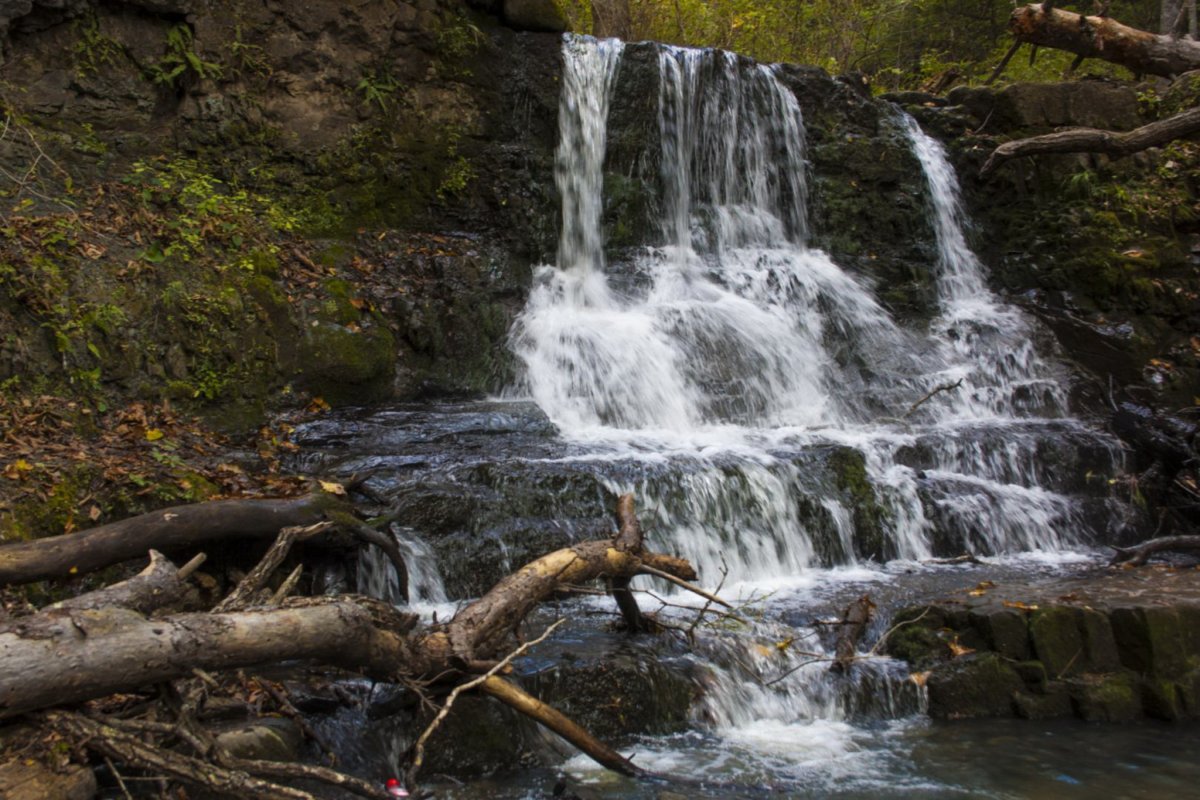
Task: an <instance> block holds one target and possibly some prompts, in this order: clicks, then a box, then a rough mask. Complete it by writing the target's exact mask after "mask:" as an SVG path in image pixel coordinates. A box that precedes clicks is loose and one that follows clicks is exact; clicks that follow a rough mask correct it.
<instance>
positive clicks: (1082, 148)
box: [979, 108, 1200, 178]
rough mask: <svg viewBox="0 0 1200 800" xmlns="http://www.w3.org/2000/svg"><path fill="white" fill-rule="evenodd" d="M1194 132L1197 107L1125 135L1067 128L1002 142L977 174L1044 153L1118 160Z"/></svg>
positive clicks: (1199, 127)
mask: <svg viewBox="0 0 1200 800" xmlns="http://www.w3.org/2000/svg"><path fill="white" fill-rule="evenodd" d="M1197 133H1200V108H1191V109H1188V110H1187V111H1184V112H1183V113H1182V114H1176V115H1175V116H1173V117H1170V118H1168V119H1163V120H1159V121H1158V122H1151V123H1150V124H1149V125H1143V126H1142V127H1140V128H1135V129H1133V130H1131V131H1128V132H1124V133H1120V132H1115V131H1102V130H1099V129H1097V128H1068V129H1067V130H1063V131H1055V132H1054V133H1047V134H1045V135H1044V136H1033V137H1030V138H1028V139H1016V140H1014V141H1011V142H1005V143H1004V144H1002V145H1000V146H999V147H997V148H996V149H995V150H993V151H992V154H991V155H990V156H988V160H987V161H986V162H984V165H983V169H981V170H980V171H979V175H980V177H982V178H986V177H987V176H988V175H991V174H992V173H993V172H995V171H996V168H997V167H999V166H1000V165H1001V164H1003V163H1004V162H1005V161H1008V160H1010V159H1013V158H1021V157H1025V156H1036V155H1044V154H1046V153H1104V154H1105V155H1109V156H1113V157H1114V158H1121V157H1123V156H1128V155H1131V154H1133V153H1137V152H1140V151H1142V150H1146V149H1147V148H1150V147H1159V146H1161V145H1164V144H1167V143H1168V142H1172V141H1174V140H1176V139H1181V138H1183V137H1185V136H1192V135H1194V134H1197Z"/></svg>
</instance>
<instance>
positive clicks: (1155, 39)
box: [1008, 3, 1200, 78]
mask: <svg viewBox="0 0 1200 800" xmlns="http://www.w3.org/2000/svg"><path fill="white" fill-rule="evenodd" d="M1008 29H1009V31H1010V32H1011V33H1012V35H1013V36H1014V37H1015V38H1016V40H1017V41H1018V42H1024V43H1028V44H1033V45H1037V46H1039V47H1053V48H1054V49H1056V50H1066V51H1068V52H1071V53H1075V54H1076V55H1078V56H1081V57H1084V58H1100V59H1103V60H1105V61H1111V62H1113V63H1114V64H1120V65H1121V66H1123V67H1128V68H1129V69H1131V70H1133V71H1134V72H1136V73H1140V74H1141V73H1144V74H1147V75H1161V76H1163V77H1168V78H1169V77H1173V76H1175V75H1179V74H1182V73H1184V72H1187V71H1189V70H1193V69H1200V42H1194V41H1192V40H1190V39H1177V38H1175V37H1173V36H1167V35H1163V34H1156V33H1148V32H1147V31H1142V30H1138V29H1137V28H1131V27H1129V26H1128V25H1122V24H1121V23H1119V22H1117V21H1116V20H1114V19H1110V18H1108V17H1102V16H1084V15H1082V14H1076V13H1073V12H1071V11H1064V10H1062V9H1061V8H1054V7H1053V4H1052V3H1032V4H1030V5H1027V6H1022V7H1020V8H1017V9H1015V10H1014V11H1013V12H1012V17H1011V18H1010V19H1009V22H1008Z"/></svg>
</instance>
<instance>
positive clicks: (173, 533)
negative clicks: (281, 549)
mask: <svg viewBox="0 0 1200 800" xmlns="http://www.w3.org/2000/svg"><path fill="white" fill-rule="evenodd" d="M340 505H341V503H340V501H338V500H337V499H336V498H335V497H334V496H333V495H329V494H311V495H307V496H305V497H297V498H291V499H287V500H274V499H270V500H267V499H243V500H214V501H212V502H208V503H197V504H194V505H187V506H174V507H172V508H165V509H162V510H161V511H152V512H150V513H149V514H142V515H140V516H136V517H130V518H129V519H124V520H121V521H119V522H113V523H109V524H108V525H101V526H99V527H96V528H89V529H87V530H84V531H78V532H76V533H67V534H63V535H61V536H50V537H47V538H45V539H35V540H33V541H29V542H16V543H13V544H6V545H3V546H0V586H3V585H6V584H7V585H10V586H12V585H17V584H23V583H33V582H35V581H41V580H46V579H48V578H59V577H65V576H67V575H81V574H84V573H88V572H94V571H96V570H98V569H103V568H105V567H108V566H112V565H113V564H119V563H121V562H122V561H128V560H130V559H133V558H140V557H141V556H143V555H145V554H146V552H147V551H149V550H159V551H171V550H177V549H183V548H194V547H197V546H199V545H203V544H206V543H208V542H213V541H218V540H222V539H231V538H262V539H267V538H271V539H273V538H274V537H275V536H276V535H278V534H279V531H280V530H281V529H283V528H287V527H294V526H304V525H313V524H315V523H317V522H320V521H321V520H323V519H324V518H325V514H326V512H327V511H329V510H330V509H331V508H336V507H339V506H340Z"/></svg>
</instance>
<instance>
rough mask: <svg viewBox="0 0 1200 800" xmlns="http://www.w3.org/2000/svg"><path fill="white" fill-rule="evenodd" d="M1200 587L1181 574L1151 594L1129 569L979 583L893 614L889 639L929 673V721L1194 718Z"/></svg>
mask: <svg viewBox="0 0 1200 800" xmlns="http://www.w3.org/2000/svg"><path fill="white" fill-rule="evenodd" d="M1198 589H1200V584H1198V583H1197V581H1196V579H1195V577H1194V576H1193V575H1190V574H1185V575H1182V576H1173V577H1172V579H1171V580H1170V581H1169V582H1168V583H1167V584H1166V585H1163V586H1159V587H1155V588H1154V589H1152V590H1150V591H1147V589H1146V587H1145V586H1144V585H1143V581H1141V580H1138V579H1137V578H1136V577H1131V576H1128V575H1108V576H1091V577H1090V578H1086V579H1077V580H1073V581H1068V582H1067V583H1066V584H1064V585H1057V586H1054V587H1052V588H1045V587H1039V586H1037V585H1014V586H1006V587H997V588H992V589H988V590H986V591H985V590H979V594H980V595H981V596H979V597H971V596H970V595H968V599H966V600H962V599H958V598H955V599H952V600H948V601H945V602H941V603H935V604H933V605H931V606H927V607H921V608H913V609H907V610H905V611H902V612H900V613H899V614H897V615H896V621H897V622H905V624H904V625H901V626H899V627H896V629H895V630H894V631H893V633H892V634H891V635H890V636H889V638H888V644H887V647H888V651H889V652H890V653H891V654H892V655H893V656H895V657H897V658H903V659H905V660H906V661H908V662H909V663H910V664H911V665H912V666H913V668H915V669H921V670H930V673H929V676H928V680H927V684H926V685H927V686H928V688H929V713H930V715H932V716H934V717H937V718H942V719H961V718H969V717H1009V716H1017V717H1021V718H1024V719H1052V718H1060V717H1070V716H1075V717H1079V718H1081V719H1084V720H1088V721H1093V722H1125V721H1129V720H1132V719H1136V718H1139V717H1141V716H1149V717H1155V718H1158V719H1165V720H1179V719H1194V718H1197V717H1198V716H1200V706H1198V705H1197V703H1196V697H1197V695H1196V682H1197V680H1198V679H1200V634H1197V630H1200V593H1198V591H1197V590H1198ZM1085 591H1086V596H1084V594H1083V593H1084V592H1085ZM1051 592H1053V594H1051ZM1076 595H1079V596H1078V597H1077V596H1076ZM1016 598H1022V599H1021V600H1017V599H1016ZM1063 598H1069V599H1066V600H1064V599H1063ZM1031 656H1032V657H1031Z"/></svg>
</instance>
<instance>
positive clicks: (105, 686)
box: [0, 505, 695, 719]
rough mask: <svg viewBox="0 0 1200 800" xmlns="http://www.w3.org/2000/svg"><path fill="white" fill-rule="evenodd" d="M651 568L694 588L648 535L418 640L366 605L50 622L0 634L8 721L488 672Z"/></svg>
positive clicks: (609, 543) (559, 560)
mask: <svg viewBox="0 0 1200 800" xmlns="http://www.w3.org/2000/svg"><path fill="white" fill-rule="evenodd" d="M628 508H629V509H630V512H629V513H630V514H631V513H632V506H631V505H629V506H628ZM623 530H625V529H624V528H623ZM619 548H625V549H619ZM651 564H652V565H654V566H652V567H650V568H651V569H653V570H654V571H655V572H663V573H665V574H670V575H672V576H673V577H674V578H675V579H676V580H680V581H686V580H690V579H693V578H694V577H695V573H694V571H693V570H692V569H691V566H690V565H688V564H687V562H686V561H683V560H681V559H677V558H673V557H669V556H662V555H658V554H654V553H647V552H645V551H644V550H643V549H642V546H641V536H640V531H639V532H638V535H637V536H636V538H632V537H631V538H624V537H618V538H617V539H604V540H599V541H591V542H582V543H580V544H577V545H575V546H573V547H569V548H565V549H563V550H558V551H556V552H554V553H550V554H549V555H546V556H543V557H542V558H539V559H537V560H536V561H533V562H532V563H530V564H528V565H526V566H525V567H523V568H522V569H520V570H518V571H517V572H516V573H514V574H513V575H510V576H509V577H507V578H505V579H504V580H502V581H501V582H500V583H498V584H497V585H496V586H495V587H494V588H492V590H491V591H489V592H488V593H487V594H485V595H484V596H483V597H481V598H480V599H479V600H476V601H475V602H473V603H471V604H470V605H468V606H467V607H466V608H465V609H463V610H462V611H461V612H460V613H459V614H458V615H457V616H456V617H455V618H454V619H453V620H451V621H450V622H449V623H447V624H445V625H436V626H431V627H429V628H425V629H421V630H414V627H415V625H416V618H415V617H414V616H412V615H409V614H403V613H401V612H399V611H397V610H396V609H394V608H393V607H392V606H390V605H387V604H385V603H382V602H380V601H377V600H371V599H369V598H364V597H342V598H300V599H295V600H290V601H287V602H286V603H285V604H284V606H283V607H281V608H274V609H264V610H248V611H242V612H233V613H205V614H200V613H196V614H176V615H170V616H165V617H161V618H158V619H147V618H146V617H145V616H143V615H141V614H138V613H136V612H133V611H130V610H127V609H121V608H104V609H89V608H85V609H58V610H50V611H44V612H41V613H38V614H33V615H31V616H28V617H23V618H20V619H16V620H12V621H10V622H8V623H6V624H3V625H0V719H3V718H6V717H11V716H14V715H16V714H20V713H23V712H25V711H30V710H34V709H38V708H46V707H49V706H53V705H60V704H67V703H76V702H79V701H82V700H87V699H90V698H95V697H102V696H104V695H108V694H113V693H117V692H128V691H132V690H134V689H137V688H139V687H142V686H146V685H152V684H155V683H159V682H162V681H168V680H173V679H175V678H180V677H184V676H187V675H190V674H191V673H192V672H193V670H196V669H202V670H219V669H232V668H237V667H248V666H256V665H263V664H270V663H278V662H281V661H291V660H297V659H307V660H314V661H319V662H322V663H325V664H331V665H335V666H341V667H346V668H350V669H357V670H361V671H362V672H364V673H365V674H366V675H368V676H370V677H373V678H376V679H379V680H393V681H394V680H398V679H402V678H412V679H432V678H438V679H442V680H447V679H454V677H455V676H457V675H462V674H465V673H479V672H486V671H487V670H488V669H490V668H491V667H492V666H493V665H494V663H495V662H494V659H495V658H497V657H498V656H500V655H502V654H503V653H504V652H505V651H506V649H507V648H508V645H509V643H510V641H511V636H512V633H513V632H514V631H515V629H516V627H517V626H518V625H519V624H520V623H521V622H522V621H523V620H524V618H525V616H526V615H527V614H528V613H529V612H530V611H532V610H533V609H534V607H536V606H537V605H538V604H539V603H540V602H542V601H545V600H547V599H549V598H551V597H553V596H554V594H555V593H556V592H557V591H558V590H559V589H560V588H561V587H562V586H563V585H567V584H582V583H587V582H589V581H593V580H597V579H602V578H611V579H623V578H631V577H633V576H635V575H638V574H641V573H643V571H644V570H645V569H646V567H647V566H648V565H651Z"/></svg>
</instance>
